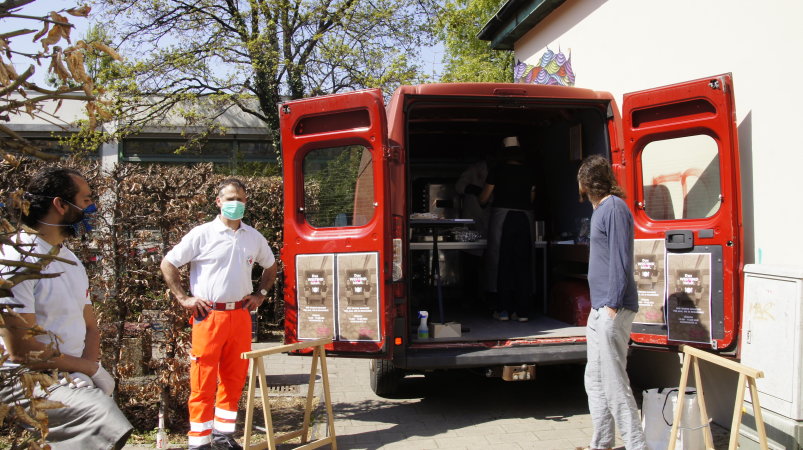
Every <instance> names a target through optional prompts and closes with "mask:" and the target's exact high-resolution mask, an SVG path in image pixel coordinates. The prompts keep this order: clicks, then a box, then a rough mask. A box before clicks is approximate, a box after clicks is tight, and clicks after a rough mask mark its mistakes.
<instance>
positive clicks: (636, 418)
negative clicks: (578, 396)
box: [585, 308, 647, 450]
mask: <svg viewBox="0 0 803 450" xmlns="http://www.w3.org/2000/svg"><path fill="white" fill-rule="evenodd" d="M635 317H636V313H635V312H633V311H630V310H629V309H624V308H622V309H620V310H619V312H618V313H617V314H616V318H614V319H611V318H610V316H609V315H608V311H607V309H606V308H600V309H598V310H595V309H592V310H591V313H590V314H589V316H588V325H587V327H586V333H587V335H586V338H587V348H588V362H587V363H586V373H585V386H586V394H587V395H588V409H589V411H590V412H591V422H592V423H593V424H594V434H593V436H592V437H591V448H611V447H613V445H614V440H615V436H614V426H615V427H618V428H619V432H620V433H621V434H622V440H623V441H624V442H625V448H626V449H627V450H642V449H646V448H647V447H646V443H645V440H644V430H642V428H641V417H640V415H639V411H638V408H637V407H636V400H635V399H634V398H633V391H632V390H631V389H630V379H629V378H628V377H627V372H626V368H627V343H628V341H629V340H630V330H631V329H632V327H633V319H634V318H635Z"/></svg>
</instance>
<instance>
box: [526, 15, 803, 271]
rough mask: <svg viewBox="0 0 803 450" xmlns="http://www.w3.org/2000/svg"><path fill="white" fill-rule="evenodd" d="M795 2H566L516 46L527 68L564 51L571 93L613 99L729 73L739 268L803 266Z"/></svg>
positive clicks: (801, 49)
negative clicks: (738, 172)
mask: <svg viewBox="0 0 803 450" xmlns="http://www.w3.org/2000/svg"><path fill="white" fill-rule="evenodd" d="M801 18H803V2H801V1H799V0H767V1H762V2H757V1H746V0H674V1H671V2H670V1H653V0H649V1H647V0H608V1H604V0H568V1H567V2H566V3H564V4H563V5H562V6H561V7H559V8H558V9H557V10H555V11H554V12H553V13H552V14H550V15H549V16H548V17H547V18H546V19H545V20H544V21H543V22H541V23H539V24H538V25H537V26H536V27H535V28H534V29H533V30H531V31H530V32H529V33H528V34H526V35H525V36H523V37H522V38H521V39H519V40H518V42H517V43H516V46H515V50H514V51H515V54H516V59H517V60H520V61H522V62H525V63H527V64H536V63H537V62H538V60H539V59H540V57H541V54H542V53H543V52H544V51H545V50H546V48H547V47H549V49H551V50H553V51H555V52H557V51H558V49H560V50H562V51H563V53H564V54H566V55H567V56H568V55H569V52H570V51H571V63H572V69H573V71H574V73H575V75H576V84H575V85H576V86H577V87H584V88H590V89H595V90H602V91H609V92H611V93H613V94H614V96H615V97H616V99H617V102H618V103H619V105H620V106H621V104H622V95H623V94H624V93H626V92H633V91H638V90H642V89H648V88H652V87H657V86H664V85H668V84H674V83H677V82H681V81H687V80H692V79H696V78H703V77H707V76H711V75H718V74H721V73H726V72H731V73H732V74H733V79H734V88H735V92H736V123H737V125H738V127H739V141H740V151H741V161H742V196H743V219H744V226H745V241H746V242H745V260H746V261H745V262H746V263H763V264H785V265H797V266H803V239H800V238H799V237H798V236H797V234H798V233H795V231H797V230H800V229H803V206H802V205H803V204H801V202H800V199H799V194H798V193H799V192H800V187H799V186H800V181H801V180H803V149H801V146H802V145H801V143H800V137H799V136H798V135H797V131H798V130H802V129H803V112H801V107H800V105H803V90H801V89H799V88H797V86H796V83H795V82H794V80H795V77H793V75H795V76H796V75H798V74H800V73H803V28H801V26H800V19H801Z"/></svg>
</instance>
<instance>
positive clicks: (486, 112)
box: [406, 98, 610, 345]
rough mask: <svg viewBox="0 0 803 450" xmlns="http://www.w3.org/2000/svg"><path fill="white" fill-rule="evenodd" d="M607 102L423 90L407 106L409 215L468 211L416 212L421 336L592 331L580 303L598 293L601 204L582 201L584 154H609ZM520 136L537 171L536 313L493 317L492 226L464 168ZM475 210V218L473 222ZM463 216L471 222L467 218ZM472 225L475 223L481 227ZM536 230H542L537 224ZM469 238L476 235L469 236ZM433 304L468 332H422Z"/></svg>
mask: <svg viewBox="0 0 803 450" xmlns="http://www.w3.org/2000/svg"><path fill="white" fill-rule="evenodd" d="M607 106H608V105H607V104H605V103H602V102H597V103H594V102H588V101H584V102H568V101H565V100H564V101H545V100H525V99H511V100H508V99H505V100H504V101H499V100H495V101H489V100H476V101H471V100H468V99H459V100H458V101H455V100H454V99H452V100H446V99H433V100H424V99H420V98H419V99H416V100H413V102H412V103H411V104H410V105H409V107H408V110H407V132H406V133H407V134H406V139H407V143H406V148H407V152H406V158H407V164H406V167H407V168H408V169H407V170H408V173H407V182H408V184H409V185H408V189H407V191H408V192H409V194H408V196H409V197H408V199H407V205H408V217H410V218H411V219H412V218H434V217H439V218H446V219H461V220H459V221H456V222H458V223H455V224H454V225H450V226H446V227H443V226H439V227H438V229H434V227H432V226H428V225H426V224H424V223H423V222H425V221H423V222H422V223H418V224H417V223H415V222H416V221H415V220H411V221H410V227H409V230H408V232H409V242H410V246H409V253H408V255H407V256H408V257H407V258H406V261H407V262H408V267H407V270H406V273H408V274H410V276H409V277H408V280H409V281H408V282H409V286H408V288H409V290H408V292H409V293H410V296H409V298H410V301H409V302H408V304H409V307H410V311H408V314H409V315H408V317H410V318H411V320H410V321H409V322H410V338H411V341H412V342H414V343H417V344H419V345H425V343H433V344H436V343H442V342H469V341H507V340H535V339H542V338H561V337H571V336H581V335H583V334H584V332H585V331H584V325H585V318H584V317H581V316H578V315H577V313H576V312H575V311H573V310H572V309H577V308H576V307H575V306H573V305H576V304H577V303H578V301H582V299H583V298H585V301H586V302H587V301H588V294H587V281H586V279H585V277H586V273H587V268H588V267H587V266H588V264H587V263H588V246H587V242H588V225H589V219H590V217H591V212H592V208H591V205H590V203H588V202H580V201H579V198H578V190H577V170H578V168H579V166H580V163H581V160H582V158H584V157H586V156H589V155H591V154H601V155H604V156H608V154H609V148H610V145H609V137H608V132H607V128H606V123H607V122H606V111H607ZM508 136H517V137H518V139H519V142H520V144H521V148H522V149H523V150H524V151H525V154H526V159H527V162H526V163H527V165H528V166H529V167H530V168H531V169H532V170H533V171H534V173H535V175H536V179H537V182H536V196H535V202H534V217H535V221H536V222H542V224H538V225H537V226H536V224H534V226H533V228H534V230H535V229H536V228H537V234H539V235H540V236H534V241H536V242H534V245H533V258H534V270H533V274H532V276H533V280H534V284H533V286H534V289H533V290H534V292H533V293H532V296H531V302H530V305H529V310H530V311H529V313H528V318H529V321H527V322H521V323H520V322H513V321H507V322H502V321H499V320H495V319H494V318H493V317H492V311H493V309H494V304H493V303H494V299H493V296H492V295H489V294H488V293H487V292H486V291H487V289H486V287H485V285H486V284H487V283H486V282H485V281H484V280H485V273H484V270H483V266H484V264H485V263H484V245H483V244H486V243H487V239H486V238H487V230H485V229H483V226H482V224H481V222H482V221H481V220H474V219H476V218H475V217H471V216H472V211H471V208H470V207H469V205H468V201H467V199H466V197H467V195H469V194H465V193H460V192H458V190H459V189H456V187H455V185H456V183H457V181H458V179H459V178H460V176H461V174H462V173H463V171H465V170H466V169H467V168H469V167H470V166H472V165H474V164H477V163H481V162H483V161H485V162H486V164H495V163H496V161H497V160H498V156H499V155H498V154H499V151H500V150H502V148H503V146H502V142H503V139H504V138H505V137H508ZM471 220H474V222H473V223H472V222H471ZM459 222H463V223H459ZM471 231H474V233H472V232H471ZM534 234H535V233H534ZM435 239H437V241H438V244H439V246H440V247H439V248H438V255H437V256H438V264H439V266H440V272H439V273H440V275H441V280H440V285H441V288H440V291H441V298H442V309H443V316H441V313H440V310H441V308H440V306H439V302H438V286H437V282H436V281H435V279H434V277H433V276H432V266H433V264H434V261H433V251H432V245H431V244H432V241H433V240H435ZM465 243H470V244H469V245H466V244H465ZM424 310H425V311H428V313H429V321H430V323H439V322H442V321H443V322H457V323H459V324H460V327H461V329H462V332H461V335H460V336H459V337H451V338H438V339H434V340H433V339H428V340H426V341H423V340H418V339H417V334H416V329H417V328H418V325H419V321H418V320H417V319H415V318H416V317H417V316H418V311H424Z"/></svg>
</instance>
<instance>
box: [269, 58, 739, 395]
mask: <svg viewBox="0 0 803 450" xmlns="http://www.w3.org/2000/svg"><path fill="white" fill-rule="evenodd" d="M279 109H280V115H281V135H282V147H283V148H282V157H283V164H284V183H285V192H284V214H285V222H284V246H283V248H282V250H281V258H282V261H283V263H284V276H285V291H284V300H285V316H286V322H285V340H286V341H287V342H288V343H292V342H299V341H303V340H305V339H316V338H320V337H331V338H333V340H334V343H333V344H332V345H331V346H330V347H329V348H328V350H329V353H330V354H332V355H337V356H347V357H365V358H371V359H372V363H371V365H370V367H371V373H372V377H371V384H372V387H373V388H374V390H375V391H376V393H377V394H380V395H386V394H390V393H392V392H393V391H394V389H395V388H396V386H397V385H398V381H399V380H400V379H401V377H403V375H404V374H405V373H406V372H413V371H427V370H433V369H449V368H480V369H482V370H483V371H484V372H485V373H487V374H489V375H493V374H500V375H503V376H505V377H507V378H517V376H510V374H511V373H516V374H519V375H521V378H527V377H526V376H524V375H522V374H524V373H526V372H528V371H529V373H532V368H533V367H534V366H535V365H540V364H556V363H572V362H583V361H584V360H585V352H586V349H585V330H584V324H585V315H587V312H588V307H589V303H588V300H589V299H588V288H587V282H586V280H585V275H586V271H587V258H588V247H587V244H586V243H585V242H587V240H586V239H585V236H584V234H585V233H586V230H584V227H585V228H587V220H584V219H587V218H589V217H590V216H591V207H590V205H589V204H588V203H587V202H585V203H581V202H579V201H578V193H577V181H576V174H577V169H578V167H579V164H580V162H581V160H582V158H584V157H585V156H588V155H591V154H600V155H604V156H605V157H607V158H609V159H610V160H611V162H612V164H613V167H614V170H615V172H616V174H617V177H618V180H619V182H620V183H621V185H622V186H623V187H624V188H625V191H626V192H627V198H626V201H627V203H628V204H629V205H630V208H631V210H632V213H633V216H634V217H635V223H636V230H635V237H636V243H635V245H636V248H635V254H636V258H635V259H636V260H635V261H634V266H633V270H634V276H635V277H636V280H637V284H638V290H639V304H640V312H639V315H638V316H637V318H636V321H635V323H634V326H633V334H632V342H633V344H634V345H639V346H646V347H653V348H671V347H672V346H677V345H678V344H681V343H691V344H693V345H697V346H700V347H702V348H708V349H713V350H716V351H720V352H734V351H735V349H736V345H737V336H738V333H739V320H738V318H739V314H740V304H741V303H740V302H741V296H740V292H741V285H740V283H741V281H740V280H741V278H740V276H739V274H740V273H741V269H742V260H743V258H742V254H743V249H742V245H741V243H742V223H741V212H740V205H741V199H740V191H739V157H738V145H737V129H736V124H735V114H734V99H733V82H732V79H731V76H730V74H725V75H719V76H714V77H710V78H705V79H700V80H695V81H690V82H685V83H680V84H676V85H672V86H667V87H662V88H656V89H650V90H646V91H642V92H636V93H632V94H627V95H625V96H624V105H623V109H622V114H621V115H620V112H619V109H618V108H617V105H616V103H615V101H614V98H613V96H612V95H611V94H609V93H606V92H599V91H592V90H588V89H580V88H571V87H561V86H541V85H525V84H484V83H466V84H428V85H420V86H402V87H400V88H399V89H398V90H396V92H395V93H394V94H393V96H392V97H390V99H389V101H388V102H387V104H386V102H385V98H384V96H383V93H382V92H381V91H379V90H375V89H373V90H364V91H357V92H350V93H346V94H338V95H329V96H322V97H316V98H308V99H303V100H296V101H291V102H287V103H283V104H281V105H280V106H279ZM514 135H515V136H518V138H519V141H520V142H521V146H522V148H523V149H524V150H525V152H526V154H527V157H528V163H529V164H530V165H531V167H532V170H533V171H535V173H536V175H537V179H538V180H539V182H538V185H537V186H536V209H535V214H536V221H538V222H539V229H541V230H542V231H539V236H537V238H536V240H535V242H534V243H533V252H534V255H535V257H536V258H535V261H536V267H535V270H534V271H533V272H534V273H533V278H534V280H535V286H536V289H534V291H535V292H533V296H532V305H531V306H532V311H533V315H531V317H530V320H529V321H528V322H524V323H519V322H500V321H496V320H494V319H493V318H492V317H491V315H490V310H489V308H488V306H489V305H488V304H487V298H485V296H484V295H483V290H484V289H483V285H482V282H481V281H480V280H482V278H483V277H482V275H483V262H482V256H481V255H482V252H483V250H484V247H485V242H486V241H485V240H484V239H483V237H484V236H483V235H482V230H481V228H482V227H481V226H480V225H481V224H480V222H481V220H482V219H481V218H479V217H476V216H475V217H469V216H470V214H469V212H468V207H467V205H468V199H467V198H466V197H467V194H464V195H461V194H459V190H456V189H455V184H456V183H457V181H458V179H459V178H460V176H461V174H462V173H463V171H464V170H466V168H467V167H469V166H471V165H473V164H481V163H482V161H490V160H492V158H490V157H491V156H493V154H494V153H495V152H496V151H497V149H499V148H500V147H501V143H502V140H503V139H504V138H505V137H507V136H514ZM541 223H542V224H543V226H541V225H542V224H541ZM478 228H479V229H480V230H477V229H478ZM419 311H428V313H429V322H430V325H435V326H434V327H430V330H429V333H428V336H424V335H419V334H418V332H417V331H418V328H419V325H420V319H419ZM506 366H507V370H504V368H505V367H506ZM513 367H515V368H516V369H515V370H511V369H512V368H513ZM522 367H523V368H524V369H527V370H523V371H522V370H519V369H521V368H522Z"/></svg>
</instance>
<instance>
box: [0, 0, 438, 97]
mask: <svg viewBox="0 0 803 450" xmlns="http://www.w3.org/2000/svg"><path fill="white" fill-rule="evenodd" d="M79 4H80V3H78V2H74V1H70V0H66V1H65V0H37V1H35V2H33V3H31V4H29V5H26V6H24V7H23V8H22V9H21V10H20V11H19V14H24V15H30V16H45V15H47V14H49V13H50V11H59V10H62V9H67V8H72V7H74V6H76V5H79ZM64 15H65V16H66V17H67V18H68V19H69V20H70V23H72V24H73V26H74V29H73V31H72V33H71V34H70V37H71V38H72V41H73V42H75V41H77V40H79V39H81V38H82V37H83V36H84V35H85V34H86V30H87V29H89V27H90V25H91V24H92V22H91V19H92V15H91V14H90V16H89V18H88V19H87V18H83V17H73V16H69V15H67V14H64ZM3 25H4V28H7V29H9V30H16V29H20V28H29V29H33V28H36V29H37V31H38V30H39V29H40V28H41V25H40V23H37V22H35V21H32V20H23V19H7V20H4V21H3ZM34 34H35V33H31V34H27V35H23V36H17V37H15V38H11V47H12V48H13V49H14V50H16V51H21V52H26V53H37V52H39V51H41V50H42V45H41V44H40V43H38V42H37V43H32V42H31V40H32V38H33V35H34ZM57 45H60V46H62V47H66V46H67V45H68V44H67V43H66V42H65V41H64V40H62V41H61V42H59V43H58V44H57ZM124 56H125V55H124ZM442 58H443V46H442V45H441V44H437V45H434V46H431V47H423V48H422V49H421V62H422V66H423V68H424V71H425V73H426V74H427V75H429V76H430V77H431V80H432V81H438V79H439V78H440V74H441V72H442V70H443V65H442V63H441V60H442ZM32 63H33V61H32V60H30V59H28V58H24V57H22V56H20V55H15V56H14V57H13V58H12V64H13V65H14V69H15V70H16V71H17V73H22V72H23V71H24V70H25V69H27V68H28V66H29V65H30V64H32ZM48 64H49V62H47V61H45V60H42V65H41V66H36V65H35V69H36V71H35V73H34V76H33V77H32V78H31V81H33V82H35V83H37V84H39V85H44V84H45V83H44V81H45V80H46V79H47V66H48Z"/></svg>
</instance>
